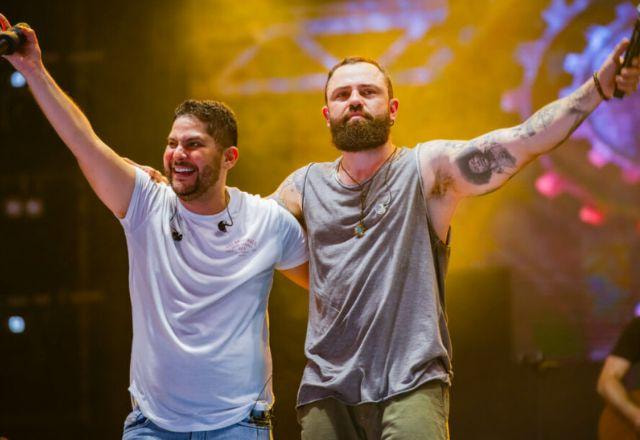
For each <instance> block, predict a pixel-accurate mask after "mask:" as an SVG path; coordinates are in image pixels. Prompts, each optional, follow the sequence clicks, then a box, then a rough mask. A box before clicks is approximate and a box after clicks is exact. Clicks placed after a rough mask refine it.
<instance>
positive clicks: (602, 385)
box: [596, 375, 615, 399]
mask: <svg viewBox="0 0 640 440" xmlns="http://www.w3.org/2000/svg"><path fill="white" fill-rule="evenodd" d="M614 380H615V379H614V378H612V377H609V376H603V375H600V377H599V378H598V383H597V385H596V391H597V392H598V394H599V395H600V397H602V398H604V399H606V398H607V394H608V393H607V390H608V389H609V386H610V383H611V381H614Z"/></svg>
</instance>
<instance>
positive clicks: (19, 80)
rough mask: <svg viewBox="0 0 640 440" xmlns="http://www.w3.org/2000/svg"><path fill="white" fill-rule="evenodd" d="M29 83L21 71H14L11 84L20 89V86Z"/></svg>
mask: <svg viewBox="0 0 640 440" xmlns="http://www.w3.org/2000/svg"><path fill="white" fill-rule="evenodd" d="M25 84H27V80H26V79H24V76H22V74H21V73H20V72H13V73H12V74H11V86H13V87H15V88H16V89H19V88H20V87H24V86H25Z"/></svg>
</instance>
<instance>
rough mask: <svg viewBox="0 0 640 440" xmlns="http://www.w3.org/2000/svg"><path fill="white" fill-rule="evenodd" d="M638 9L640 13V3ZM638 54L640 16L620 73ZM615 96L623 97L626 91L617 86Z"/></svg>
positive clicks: (639, 52)
mask: <svg viewBox="0 0 640 440" xmlns="http://www.w3.org/2000/svg"><path fill="white" fill-rule="evenodd" d="M637 11H638V14H640V5H638V9H637ZM638 55H640V18H637V19H636V24H635V26H634V27H633V34H631V41H630V42H629V46H628V47H627V51H626V52H625V54H624V60H623V61H622V66H620V68H619V69H618V73H620V71H621V70H622V68H623V67H629V66H631V61H632V60H633V59H634V58H635V57H637V56H638ZM613 96H615V97H616V98H618V99H622V98H623V97H624V92H623V91H622V90H619V89H618V86H616V90H615V91H614V92H613Z"/></svg>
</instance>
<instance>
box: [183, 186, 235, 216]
mask: <svg viewBox="0 0 640 440" xmlns="http://www.w3.org/2000/svg"><path fill="white" fill-rule="evenodd" d="M178 200H180V203H182V206H184V207H185V208H187V210H189V211H191V212H193V213H194V214H200V215H214V214H218V213H220V212H222V211H224V210H225V209H226V207H227V202H228V200H227V187H226V186H225V185H224V182H221V183H218V184H216V185H214V186H213V187H211V188H210V189H209V191H207V192H205V193H204V194H202V195H201V196H200V197H198V198H196V199H193V200H182V199H180V198H179V199H178Z"/></svg>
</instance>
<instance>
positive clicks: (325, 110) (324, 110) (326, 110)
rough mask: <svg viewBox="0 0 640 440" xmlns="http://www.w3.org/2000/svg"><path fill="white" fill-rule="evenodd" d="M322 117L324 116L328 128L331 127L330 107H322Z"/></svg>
mask: <svg viewBox="0 0 640 440" xmlns="http://www.w3.org/2000/svg"><path fill="white" fill-rule="evenodd" d="M322 116H324V120H325V122H326V124H327V127H329V122H330V119H329V107H327V106H326V105H325V106H324V107H322Z"/></svg>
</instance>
